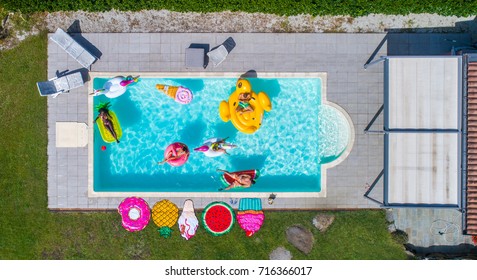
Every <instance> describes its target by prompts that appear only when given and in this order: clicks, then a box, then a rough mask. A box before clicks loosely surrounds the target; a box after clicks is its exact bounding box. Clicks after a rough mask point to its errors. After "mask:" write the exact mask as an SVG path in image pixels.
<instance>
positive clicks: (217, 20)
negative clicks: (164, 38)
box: [0, 10, 477, 50]
mask: <svg viewBox="0 0 477 280" xmlns="http://www.w3.org/2000/svg"><path fill="white" fill-rule="evenodd" d="M36 17H37V18H39V19H40V20H38V21H37V22H36V23H35V24H34V26H33V28H32V30H30V31H28V32H25V31H17V28H15V26H12V25H13V24H14V23H13V22H12V21H10V22H9V23H7V24H6V27H7V28H8V29H9V30H10V36H9V37H8V38H6V39H3V40H0V50H2V49H8V48H12V47H14V46H15V45H16V44H17V43H18V42H19V41H21V40H23V39H24V38H26V37H28V36H29V35H32V34H37V33H38V32H39V31H40V30H42V29H45V28H46V29H47V30H48V31H49V32H54V31H55V30H56V28H58V27H61V28H63V29H68V28H70V30H72V31H81V32H84V33H93V32H100V33H101V32H116V33H144V32H171V33H177V32H182V33H184V32H191V33H201V32H203V33H209V32H212V33H237V32H239V33H246V32H250V33H293V32H297V33H322V32H334V33H336V32H339V33H343V32H349V33H383V32H447V33H471V34H473V38H472V40H473V42H474V43H477V17H455V16H450V17H445V16H440V15H436V14H409V15H405V16H403V15H381V14H371V15H368V16H363V17H356V18H353V17H349V16H318V17H313V16H311V15H298V16H277V15H270V14H262V13H243V12H228V11H227V12H220V13H205V14H203V13H178V12H171V11H167V10H160V11H152V10H150V11H139V12H121V11H116V10H112V11H108V12H101V13H89V12H83V11H77V12H54V13H44V14H40V15H37V16H36ZM75 21H76V23H79V24H75V25H73V26H72V24H73V23H74V22H75ZM71 27H73V28H71Z"/></svg>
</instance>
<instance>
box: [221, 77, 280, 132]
mask: <svg viewBox="0 0 477 280" xmlns="http://www.w3.org/2000/svg"><path fill="white" fill-rule="evenodd" d="M270 110H272V103H271V101H270V98H269V97H268V95H267V94H266V93H264V92H259V93H258V94H256V93H255V92H253V91H252V86H251V84H250V82H249V81H247V80H245V79H239V80H238V81H237V84H236V88H235V91H234V92H233V93H232V94H231V95H230V97H229V100H228V101H225V100H224V101H222V102H221V103H220V105H219V113H220V118H221V119H222V121H224V122H228V121H231V122H232V124H233V125H234V126H235V128H237V129H238V130H239V131H241V132H243V133H248V134H252V133H255V132H256V131H257V130H258V129H259V128H260V126H261V125H262V119H263V114H264V112H265V111H267V112H268V111H270Z"/></svg>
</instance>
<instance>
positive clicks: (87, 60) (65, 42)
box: [50, 28, 96, 69]
mask: <svg viewBox="0 0 477 280" xmlns="http://www.w3.org/2000/svg"><path fill="white" fill-rule="evenodd" d="M50 39H51V40H52V41H53V42H55V43H57V44H58V45H59V46H60V47H61V48H62V49H63V50H65V51H66V52H67V53H68V54H69V55H70V56H71V57H73V58H74V59H75V60H76V61H78V62H79V64H81V65H82V66H83V67H84V68H88V69H89V67H90V66H91V64H93V63H94V62H95V61H96V57H95V56H94V55H92V54H91V53H90V52H88V51H87V50H86V49H85V48H83V46H81V45H80V44H78V42H76V41H75V40H74V39H73V38H72V37H71V36H70V35H68V33H66V32H65V31H63V29H61V28H58V29H57V30H56V32H55V34H53V35H52V36H51V37H50Z"/></svg>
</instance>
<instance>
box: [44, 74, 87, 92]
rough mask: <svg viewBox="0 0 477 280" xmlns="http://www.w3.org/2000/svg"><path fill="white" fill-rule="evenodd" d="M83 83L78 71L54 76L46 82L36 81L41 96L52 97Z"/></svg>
mask: <svg viewBox="0 0 477 280" xmlns="http://www.w3.org/2000/svg"><path fill="white" fill-rule="evenodd" d="M83 85H84V81H83V77H82V76H81V73H80V72H76V73H73V74H69V75H65V76H61V77H54V78H52V79H50V80H48V81H46V82H38V83H36V86H37V88H38V91H39V92H40V95H41V96H52V97H53V98H55V97H57V96H58V94H60V93H64V92H69V91H70V90H72V89H75V88H78V87H81V86H83Z"/></svg>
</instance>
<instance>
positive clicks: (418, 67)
mask: <svg viewBox="0 0 477 280" xmlns="http://www.w3.org/2000/svg"><path fill="white" fill-rule="evenodd" d="M381 60H382V61H383V62H384V104H383V106H382V107H381V109H380V111H379V112H378V113H377V115H378V114H380V113H381V112H383V116H384V120H383V130H380V131H370V130H369V128H370V127H371V125H372V123H373V122H374V121H375V120H376V118H377V115H376V116H375V118H374V119H373V120H372V121H371V123H370V124H369V125H368V127H367V128H366V130H365V132H366V133H370V132H371V133H372V132H379V133H383V135H384V163H383V164H384V168H383V171H382V172H381V174H380V175H379V176H378V178H377V179H376V180H375V182H374V183H373V185H372V186H371V188H370V190H368V192H367V193H366V194H365V196H367V195H368V194H369V192H370V191H371V190H372V188H373V187H374V185H375V184H376V183H377V181H378V180H379V179H380V178H381V177H382V179H383V185H384V191H383V201H382V205H383V206H385V207H406V206H413V207H416V206H417V207H419V206H422V207H450V208H459V207H460V205H461V189H462V176H461V175H462V174H461V170H462V168H461V162H462V152H461V151H462V129H461V128H462V57H461V56H429V57H417V56H394V57H393V56H388V57H383V58H382V59H381Z"/></svg>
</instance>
